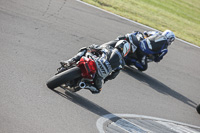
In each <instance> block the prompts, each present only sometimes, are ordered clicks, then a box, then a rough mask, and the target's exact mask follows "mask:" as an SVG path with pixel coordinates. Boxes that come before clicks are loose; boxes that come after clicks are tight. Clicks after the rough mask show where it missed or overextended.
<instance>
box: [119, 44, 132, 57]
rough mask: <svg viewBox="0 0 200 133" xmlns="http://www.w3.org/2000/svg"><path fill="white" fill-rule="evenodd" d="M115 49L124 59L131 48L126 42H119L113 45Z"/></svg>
mask: <svg viewBox="0 0 200 133" xmlns="http://www.w3.org/2000/svg"><path fill="white" fill-rule="evenodd" d="M115 48H117V49H118V50H119V51H120V52H121V53H122V56H124V57H125V56H126V55H127V54H128V53H129V52H130V49H131V46H130V43H129V42H127V41H126V40H120V41H118V42H117V44H116V45H115Z"/></svg>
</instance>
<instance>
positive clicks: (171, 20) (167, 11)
mask: <svg viewBox="0 0 200 133" xmlns="http://www.w3.org/2000/svg"><path fill="white" fill-rule="evenodd" d="M82 1H84V2H87V3H90V4H92V5H95V6H97V7H100V8H102V9H105V10H107V11H110V12H113V13H115V14H118V15H120V16H123V17H126V18H128V19H131V20H134V21H136V22H139V23H142V24H145V25H148V26H150V27H152V28H155V29H158V30H160V31H164V30H165V29H170V30H172V31H173V32H174V33H175V35H176V36H177V37H178V38H181V39H183V40H185V41H188V42H191V43H193V44H195V45H198V46H200V0H82ZM132 30H134V29H130V31H132Z"/></svg>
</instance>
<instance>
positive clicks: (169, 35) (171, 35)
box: [162, 30, 176, 45]
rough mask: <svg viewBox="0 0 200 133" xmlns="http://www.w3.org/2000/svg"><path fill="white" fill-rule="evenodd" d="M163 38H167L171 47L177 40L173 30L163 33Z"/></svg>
mask: <svg viewBox="0 0 200 133" xmlns="http://www.w3.org/2000/svg"><path fill="white" fill-rule="evenodd" d="M162 35H163V36H165V37H166V38H167V41H168V44H169V45H170V44H171V43H172V42H173V41H174V40H175V38H176V37H175V35H174V33H173V32H172V31H171V30H165V31H164V32H163V33H162Z"/></svg>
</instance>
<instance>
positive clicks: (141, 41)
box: [101, 31, 156, 71]
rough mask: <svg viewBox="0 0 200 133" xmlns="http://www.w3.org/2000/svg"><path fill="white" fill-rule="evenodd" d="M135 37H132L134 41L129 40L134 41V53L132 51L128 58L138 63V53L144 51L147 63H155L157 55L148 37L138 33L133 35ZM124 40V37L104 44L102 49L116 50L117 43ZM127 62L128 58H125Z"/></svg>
mask: <svg viewBox="0 0 200 133" xmlns="http://www.w3.org/2000/svg"><path fill="white" fill-rule="evenodd" d="M133 35H134V36H131V37H132V39H129V40H132V42H131V43H132V45H131V47H132V51H131V54H129V55H128V56H130V57H131V59H134V60H136V61H137V60H138V57H137V52H138V51H142V52H143V53H145V54H146V56H147V63H149V62H153V61H154V59H155V55H156V53H155V52H152V51H151V49H152V46H151V44H150V42H148V40H146V39H145V38H146V37H145V36H144V35H143V34H142V33H141V32H138V31H136V32H134V33H133ZM123 39H124V37H122V36H119V37H118V38H117V39H116V40H114V41H110V42H108V43H105V44H102V45H101V47H108V46H109V47H112V48H114V47H115V45H116V42H117V41H119V40H123ZM138 49H140V50H138ZM125 61H126V58H125ZM128 66H132V65H131V64H130V65H128ZM138 69H139V68H138ZM139 70H140V69H139ZM140 71H142V70H140Z"/></svg>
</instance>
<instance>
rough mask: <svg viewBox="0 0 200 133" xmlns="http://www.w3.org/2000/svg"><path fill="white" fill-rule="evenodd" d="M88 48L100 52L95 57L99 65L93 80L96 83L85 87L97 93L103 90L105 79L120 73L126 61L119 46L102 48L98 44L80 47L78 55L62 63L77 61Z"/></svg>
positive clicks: (69, 63) (112, 77)
mask: <svg viewBox="0 0 200 133" xmlns="http://www.w3.org/2000/svg"><path fill="white" fill-rule="evenodd" d="M88 50H90V51H96V52H97V53H99V55H98V56H94V57H93V60H94V61H95V63H96V66H97V72H96V74H95V77H94V80H93V81H94V83H93V84H88V85H87V87H86V88H85V89H89V90H90V91H91V92H92V93H93V94H95V93H99V92H100V91H101V89H102V83H103V81H104V83H105V82H106V81H108V80H112V79H114V78H115V77H116V76H117V75H118V74H119V72H120V69H121V68H123V67H124V65H125V61H124V59H123V57H122V54H121V53H120V52H119V50H118V49H117V48H114V49H110V48H109V47H106V48H105V47H103V48H102V47H101V48H100V47H99V46H98V45H91V46H90V47H89V48H82V49H80V50H79V52H78V54H77V55H75V56H74V57H72V58H71V59H69V60H67V61H64V62H61V65H64V64H67V65H71V64H73V63H76V62H77V61H79V60H80V58H81V57H82V56H85V54H86V53H87V51H88Z"/></svg>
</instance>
